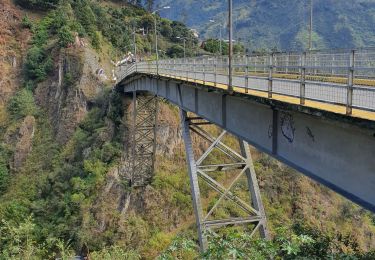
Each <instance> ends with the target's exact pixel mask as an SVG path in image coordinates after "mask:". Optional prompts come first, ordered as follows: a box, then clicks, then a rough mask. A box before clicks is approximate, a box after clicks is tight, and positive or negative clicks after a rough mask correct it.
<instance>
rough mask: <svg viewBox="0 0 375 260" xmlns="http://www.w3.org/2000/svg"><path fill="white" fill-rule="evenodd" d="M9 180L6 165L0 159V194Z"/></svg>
mask: <svg viewBox="0 0 375 260" xmlns="http://www.w3.org/2000/svg"><path fill="white" fill-rule="evenodd" d="M9 180H10V176H9V171H8V167H7V165H6V164H5V162H4V161H3V160H1V161H0V195H1V194H2V193H4V192H5V191H6V189H7V187H8V184H9Z"/></svg>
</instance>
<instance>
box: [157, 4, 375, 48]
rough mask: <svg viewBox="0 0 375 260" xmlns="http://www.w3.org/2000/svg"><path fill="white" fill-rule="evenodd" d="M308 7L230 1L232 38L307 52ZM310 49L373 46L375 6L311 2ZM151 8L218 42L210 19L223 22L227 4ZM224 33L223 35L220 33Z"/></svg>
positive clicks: (269, 46) (257, 44)
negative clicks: (312, 19) (312, 27)
mask: <svg viewBox="0 0 375 260" xmlns="http://www.w3.org/2000/svg"><path fill="white" fill-rule="evenodd" d="M309 2H310V1H300V0H275V1H268V0H235V1H233V5H234V18H233V19H234V28H235V34H234V35H235V38H236V39H237V40H240V41H241V42H244V43H246V45H247V47H249V48H250V50H256V49H261V48H277V49H281V50H299V49H304V48H306V47H307V41H308V40H307V39H308V38H307V35H308V34H307V30H308V26H309ZM314 2H315V4H314V6H315V7H314V37H313V38H314V47H315V48H319V49H324V48H354V47H369V46H375V36H374V35H375V26H374V25H375V16H374V13H375V2H374V1H372V0H353V1H334V0H329V1H327V0H315V1H314ZM155 3H156V6H158V5H160V6H162V5H166V4H168V5H170V6H171V10H164V11H162V12H161V15H162V16H163V17H167V18H170V19H177V20H180V21H183V22H186V23H187V24H188V25H189V26H192V27H194V28H197V29H198V30H199V31H200V33H201V37H202V39H204V38H207V37H218V35H219V31H218V27H217V26H216V25H213V24H212V23H210V19H214V20H216V21H220V22H222V23H225V22H226V17H227V13H226V12H227V1H218V0H203V1H192V0H189V1H186V0H173V1H171V0H156V1H155ZM223 31H225V29H224V30H223Z"/></svg>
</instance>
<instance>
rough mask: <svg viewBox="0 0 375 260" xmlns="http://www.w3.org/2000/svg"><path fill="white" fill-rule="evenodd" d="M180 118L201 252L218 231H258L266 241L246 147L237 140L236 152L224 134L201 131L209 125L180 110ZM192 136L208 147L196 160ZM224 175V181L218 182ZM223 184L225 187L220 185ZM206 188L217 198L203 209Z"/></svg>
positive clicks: (263, 215) (261, 206)
mask: <svg viewBox="0 0 375 260" xmlns="http://www.w3.org/2000/svg"><path fill="white" fill-rule="evenodd" d="M180 115H181V125H182V136H183V139H184V142H185V150H186V160H187V165H188V171H189V177H190V186H191V191H192V197H193V206H194V212H195V217H196V222H197V227H198V237H199V242H200V248H201V251H205V250H206V249H207V239H208V238H207V235H206V232H207V231H208V230H210V231H214V232H216V230H217V229H219V228H224V227H234V226H236V227H237V226H241V227H242V228H245V230H247V231H248V232H250V234H251V235H254V234H255V233H256V232H257V231H259V234H260V236H261V237H262V238H268V232H267V228H266V216H265V212H264V207H263V204H262V201H261V196H260V192H259V187H258V182H257V179H256V175H255V170H254V165H253V161H252V157H251V154H250V149H249V146H248V144H247V143H246V142H245V141H243V140H240V139H238V142H239V145H238V146H239V147H238V148H239V150H240V152H237V151H236V150H235V148H231V147H229V145H226V144H225V143H224V139H225V137H226V135H227V132H226V131H222V132H221V134H219V135H218V136H217V137H213V136H212V135H211V134H210V131H208V130H205V129H204V126H205V125H209V124H210V123H209V122H207V121H204V120H203V119H202V118H199V117H188V116H187V112H186V111H185V110H182V109H180ZM191 133H194V134H195V136H197V137H198V138H202V139H203V140H204V141H205V142H207V144H208V148H207V149H206V150H205V151H204V152H203V153H202V154H200V155H199V156H197V153H195V152H194V151H195V150H194V148H193V143H192V136H191ZM212 156H214V157H215V158H219V159H220V163H217V161H218V159H214V160H212V159H211V157H212ZM196 158H197V159H196ZM223 175H225V176H226V177H225V178H220V176H223ZM198 177H199V178H198ZM223 179H224V180H223ZM228 180H229V182H228ZM223 181H224V182H225V184H222V183H221V182H223ZM245 186H247V187H246V188H244V187H245ZM201 188H202V189H201ZM207 188H209V189H210V190H211V191H212V190H213V192H214V193H216V194H218V197H217V200H216V201H214V203H213V204H209V206H208V207H206V208H205V207H204V204H207V202H206V201H207V199H208V198H207V192H206V194H205V195H203V193H204V190H207ZM204 196H206V198H205V197H204ZM203 201H204V202H205V203H202V202H203ZM234 208H237V210H234ZM228 211H229V213H228ZM218 212H219V213H218ZM219 231H220V230H218V232H219Z"/></svg>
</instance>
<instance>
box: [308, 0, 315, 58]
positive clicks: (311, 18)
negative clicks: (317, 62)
mask: <svg viewBox="0 0 375 260" xmlns="http://www.w3.org/2000/svg"><path fill="white" fill-rule="evenodd" d="M313 8H314V0H310V29H309V51H311V50H312V32H313Z"/></svg>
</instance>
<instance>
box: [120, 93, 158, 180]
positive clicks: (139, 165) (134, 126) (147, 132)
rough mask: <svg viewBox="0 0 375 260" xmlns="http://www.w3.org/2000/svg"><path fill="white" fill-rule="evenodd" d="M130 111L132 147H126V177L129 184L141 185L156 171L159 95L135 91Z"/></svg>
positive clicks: (130, 144) (129, 143) (130, 143)
mask: <svg viewBox="0 0 375 260" xmlns="http://www.w3.org/2000/svg"><path fill="white" fill-rule="evenodd" d="M130 113H131V115H130V116H129V118H130V119H131V120H130V121H131V124H130V127H129V132H130V136H129V140H130V141H129V142H128V145H129V146H130V149H126V150H127V154H126V155H125V156H126V161H127V169H125V170H126V174H125V179H127V180H128V181H129V186H131V187H139V186H145V185H147V184H149V183H150V181H151V179H152V177H153V173H154V164H155V152H156V122H157V115H158V100H157V97H156V96H153V95H149V94H146V93H137V92H135V91H134V92H133V99H132V109H130Z"/></svg>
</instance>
